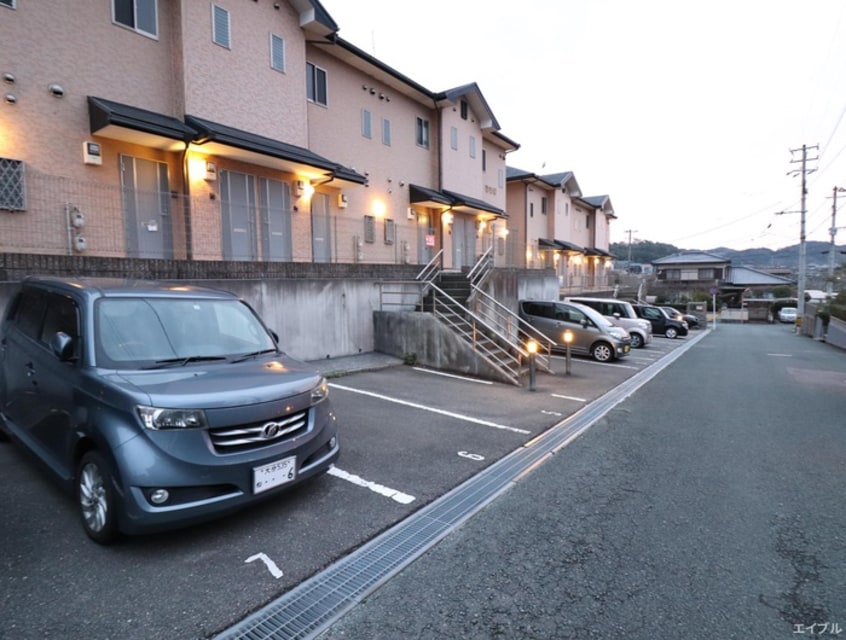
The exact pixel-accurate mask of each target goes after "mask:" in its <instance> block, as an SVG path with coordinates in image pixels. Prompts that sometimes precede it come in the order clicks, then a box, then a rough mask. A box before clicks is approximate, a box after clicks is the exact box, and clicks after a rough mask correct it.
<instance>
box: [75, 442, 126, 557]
mask: <svg viewBox="0 0 846 640" xmlns="http://www.w3.org/2000/svg"><path fill="white" fill-rule="evenodd" d="M113 482H114V480H113V474H112V472H111V469H110V467H109V465H108V464H107V463H106V461H105V460H104V458H103V456H101V455H100V453H98V452H97V451H88V452H86V453H85V455H83V456H82V458H81V459H80V461H79V465H78V466H77V471H76V498H77V504H78V505H79V513H80V516H81V518H82V527H83V528H84V529H85V533H86V534H88V537H89V538H91V539H92V540H93V541H94V542H97V543H98V544H103V545H106V544H110V543H112V542H113V541H114V540H115V538H116V537H117V533H118V531H117V500H116V497H115V489H114V486H113Z"/></svg>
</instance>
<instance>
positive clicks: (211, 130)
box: [185, 115, 367, 184]
mask: <svg viewBox="0 0 846 640" xmlns="http://www.w3.org/2000/svg"><path fill="white" fill-rule="evenodd" d="M185 122H186V123H187V124H188V125H190V126H191V127H192V128H194V129H196V130H197V132H198V135H197V137H196V138H195V139H194V143H195V144H198V145H206V144H215V146H216V149H215V154H216V155H222V156H224V157H226V155H227V154H226V153H225V152H224V151H221V150H218V149H217V146H219V145H222V146H224V147H231V148H235V149H241V150H243V151H246V152H249V153H255V154H258V155H261V156H268V157H271V158H277V159H279V160H282V161H285V162H288V163H291V164H293V165H304V166H306V167H310V168H311V169H312V170H314V169H318V170H321V171H324V172H327V173H330V174H331V175H332V176H333V177H334V178H337V179H338V180H346V181H348V182H354V183H357V184H365V183H366V182H367V178H366V177H365V176H363V175H361V174H359V173H357V172H356V171H354V170H352V169H349V168H347V167H344V166H342V165H340V164H337V163H335V162H332V161H331V160H328V159H327V158H324V157H323V156H319V155H317V154H316V153H313V152H311V151H309V150H308V149H304V148H303V147H298V146H296V145H292V144H288V143H286V142H280V141H279V140H274V139H273V138H266V137H264V136H260V135H257V134H255V133H249V132H248V131H242V130H241V129H235V128H234V127H229V126H227V125H224V124H219V123H217V122H211V121H209V120H204V119H202V118H197V117H195V116H189V115H186V116H185ZM236 157H237V156H236Z"/></svg>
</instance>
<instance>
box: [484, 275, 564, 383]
mask: <svg viewBox="0 0 846 640" xmlns="http://www.w3.org/2000/svg"><path fill="white" fill-rule="evenodd" d="M473 289H474V304H475V305H477V307H479V306H480V307H481V308H482V310H483V311H484V312H485V313H486V314H487V315H488V316H491V317H493V319H494V320H495V321H496V322H497V323H499V324H500V325H502V326H504V327H505V331H506V333H507V334H508V335H509V336H510V335H514V334H515V333H516V335H517V344H519V345H525V344H527V343H528V342H529V341H530V340H532V341H534V342H536V343H537V345H538V356H537V360H536V363H537V364H538V365H539V366H540V367H542V368H544V369H545V370H547V371H549V372H550V373H551V372H552V350H553V349H554V348H555V341H553V340H550V339H549V338H548V337H547V336H545V335H544V334H543V333H541V332H540V331H538V330H537V329H535V328H534V327H533V326H531V325H530V324H529V323H527V322H526V321H525V320H522V319H521V318H520V316H519V315H517V314H516V313H514V312H513V311H512V310H511V309H509V308H508V307H506V306H505V305H504V304H502V303H501V302H500V301H499V300H497V299H496V298H494V297H493V296H491V295H488V294H487V293H485V292H484V291H483V290H482V289H481V288H479V287H477V286H475V285H473ZM477 311H478V309H477ZM510 341H511V342H512V343H513V342H514V340H513V338H512V339H511V340H510Z"/></svg>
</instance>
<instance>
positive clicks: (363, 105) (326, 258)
mask: <svg viewBox="0 0 846 640" xmlns="http://www.w3.org/2000/svg"><path fill="white" fill-rule="evenodd" d="M0 12H2V16H0V18H2V19H0V39H2V41H3V42H4V45H5V46H6V49H7V50H8V51H11V52H25V53H21V55H20V56H19V57H18V58H17V59H15V58H12V59H11V61H10V62H7V63H6V64H7V65H8V66H7V68H4V69H0V73H3V76H2V77H3V82H4V89H5V94H6V96H5V99H4V101H3V103H2V104H0V229H2V233H0V252H5V253H18V252H19V253H30V254H33V253H34V254H38V253H43V254H59V255H66V254H73V255H87V256H104V257H115V258H122V257H135V258H137V257H140V258H176V259H188V260H195V261H196V260H223V261H282V262H363V261H364V262H375V263H412V264H413V263H417V264H425V263H426V262H428V261H429V260H430V259H431V258H432V257H433V256H434V255H436V254H437V253H438V252H439V251H441V250H442V251H443V254H442V255H443V258H442V261H443V265H444V266H445V267H451V268H462V267H466V266H468V265H471V264H473V262H474V261H475V259H476V258H477V257H478V255H479V254H480V253H481V252H483V251H484V250H485V249H486V248H488V247H491V246H494V244H495V238H497V237H499V238H500V239H501V240H503V241H502V242H500V251H499V252H498V256H499V259H500V260H506V259H507V256H506V251H505V249H504V247H505V246H506V245H505V243H504V238H505V237H506V236H507V226H506V214H505V201H506V199H505V188H504V187H505V166H506V163H505V157H506V154H507V153H508V152H510V151H512V150H514V149H516V148H517V146H518V145H517V144H516V143H515V142H513V141H512V140H510V139H508V138H507V137H506V136H504V135H503V134H502V133H501V132H500V129H499V124H498V123H497V121H496V119H495V118H494V116H493V114H492V112H491V110H490V108H489V106H488V105H487V103H486V101H485V100H484V97H483V96H482V94H481V91H480V90H479V88H478V86H476V85H475V84H471V85H465V86H462V87H458V88H456V89H452V90H449V91H444V92H440V93H435V92H432V91H429V90H428V89H426V88H424V87H422V86H420V85H419V84H417V83H415V82H414V81H413V80H411V79H409V78H407V77H405V76H403V75H402V74H400V73H399V72H397V71H395V70H393V69H391V68H390V67H388V66H387V65H385V64H384V63H382V62H380V61H378V60H376V59H375V58H373V57H372V56H370V55H368V54H366V53H364V52H363V51H361V50H360V49H358V48H356V47H355V46H353V45H352V44H350V43H347V42H345V41H343V40H342V39H340V38H338V37H337V32H338V25H337V24H335V22H334V21H333V20H332V18H331V16H329V15H328V13H327V12H326V11H325V9H324V8H323V7H322V5H321V4H320V2H317V1H316V0H290V1H287V2H284V1H283V2H275V3H268V2H253V3H243V2H238V1H237V0H215V1H213V2H211V1H209V2H202V1H199V2H198V1H196V0H192V1H188V0H169V1H168V2H163V1H161V0H110V2H108V3H105V2H104V3H83V5H79V6H77V5H73V6H71V5H69V4H68V3H64V2H60V1H59V0H40V1H38V2H35V1H34V0H14V1H11V0H6V1H4V2H0ZM34 33H38V39H37V46H36V45H35V44H34V43H35V41H34V40H33V37H32V34H34ZM92 43H93V44H92ZM71 59H72V60H73V61H74V64H67V63H66V61H67V60H71Z"/></svg>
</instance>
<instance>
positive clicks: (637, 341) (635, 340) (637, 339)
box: [631, 331, 643, 349]
mask: <svg viewBox="0 0 846 640" xmlns="http://www.w3.org/2000/svg"><path fill="white" fill-rule="evenodd" d="M631 336H632V349H640V348H641V347H642V346H643V336H642V335H640V334H639V333H635V332H634V331H633V332H632V334H631Z"/></svg>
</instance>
